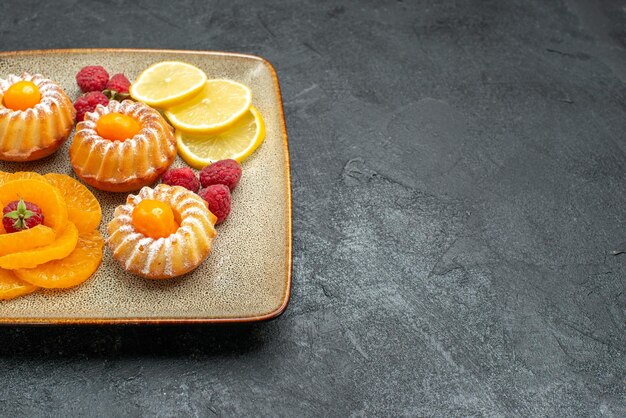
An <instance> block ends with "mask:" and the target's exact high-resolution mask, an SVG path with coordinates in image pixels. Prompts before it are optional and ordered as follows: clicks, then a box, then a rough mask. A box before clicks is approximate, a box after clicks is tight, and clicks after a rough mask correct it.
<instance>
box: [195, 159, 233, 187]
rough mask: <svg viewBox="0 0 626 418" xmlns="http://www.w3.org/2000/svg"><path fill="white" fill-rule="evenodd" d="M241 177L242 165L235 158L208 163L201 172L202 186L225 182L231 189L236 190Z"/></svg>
mask: <svg viewBox="0 0 626 418" xmlns="http://www.w3.org/2000/svg"><path fill="white" fill-rule="evenodd" d="M239 179H241V166H240V165H239V163H238V162H237V161H235V160H220V161H217V162H214V163H213V164H211V165H208V166H206V167H204V168H203V169H202V171H201V172H200V183H201V184H202V187H209V186H211V185H213V184H223V185H225V186H227V187H228V188H229V189H230V190H231V191H233V190H235V187H237V184H239Z"/></svg>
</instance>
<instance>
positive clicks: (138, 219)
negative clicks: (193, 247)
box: [132, 199, 179, 239]
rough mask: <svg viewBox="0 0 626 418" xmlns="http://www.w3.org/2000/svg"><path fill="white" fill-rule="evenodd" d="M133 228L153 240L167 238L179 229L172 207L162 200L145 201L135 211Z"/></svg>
mask: <svg viewBox="0 0 626 418" xmlns="http://www.w3.org/2000/svg"><path fill="white" fill-rule="evenodd" d="M132 218H133V226H134V227H135V230H137V232H139V233H140V234H143V235H146V236H148V237H151V238H155V239H157V238H166V237H169V236H170V235H171V234H173V233H174V232H176V230H177V229H178V227H179V224H178V222H176V217H175V216H174V211H173V210H172V207H171V206H170V205H168V204H167V203H165V202H161V201H160V200H152V199H145V200H142V201H141V202H139V204H137V206H135V209H133V214H132Z"/></svg>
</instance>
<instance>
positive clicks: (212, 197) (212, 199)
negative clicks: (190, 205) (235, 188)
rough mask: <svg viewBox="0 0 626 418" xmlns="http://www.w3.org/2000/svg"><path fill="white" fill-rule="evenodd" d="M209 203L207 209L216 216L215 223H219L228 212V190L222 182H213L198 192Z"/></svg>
mask: <svg viewBox="0 0 626 418" xmlns="http://www.w3.org/2000/svg"><path fill="white" fill-rule="evenodd" d="M198 194H199V195H200V197H201V198H203V199H204V200H206V202H207V203H208V204H209V210H210V211H211V213H212V214H213V215H215V216H216V217H217V222H216V223H215V224H221V223H222V222H224V220H226V218H227V217H228V214H229V213H230V191H229V189H228V187H226V186H224V185H223V184H213V185H211V186H209V187H207V188H206V189H202V190H200V191H199V192H198Z"/></svg>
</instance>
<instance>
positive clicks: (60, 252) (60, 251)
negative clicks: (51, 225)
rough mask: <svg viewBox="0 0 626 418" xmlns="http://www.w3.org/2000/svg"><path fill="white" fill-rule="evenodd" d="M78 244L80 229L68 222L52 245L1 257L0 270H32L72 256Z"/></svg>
mask: <svg viewBox="0 0 626 418" xmlns="http://www.w3.org/2000/svg"><path fill="white" fill-rule="evenodd" d="M7 235H8V234H7ZM77 243H78V229H76V227H75V226H74V224H73V223H72V222H68V223H67V226H66V227H65V229H64V230H63V232H61V233H60V234H59V235H57V238H56V239H55V240H54V242H53V243H52V244H49V245H45V246H43V247H39V248H33V249H32V250H26V251H19V252H14V253H11V254H7V255H3V256H2V257H0V268H4V269H8V270H16V269H30V268H33V267H37V266H38V265H40V264H43V263H47V262H48V261H52V260H60V259H62V258H65V257H67V256H68V255H70V254H71V252H72V251H74V248H76V244H77Z"/></svg>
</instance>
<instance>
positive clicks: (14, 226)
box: [2, 199, 43, 233]
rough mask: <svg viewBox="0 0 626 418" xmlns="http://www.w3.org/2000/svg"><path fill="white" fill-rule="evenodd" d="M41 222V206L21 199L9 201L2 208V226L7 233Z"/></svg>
mask: <svg viewBox="0 0 626 418" xmlns="http://www.w3.org/2000/svg"><path fill="white" fill-rule="evenodd" d="M42 223H43V213H42V212H41V208H40V207H39V206H37V205H36V204H34V203H30V202H25V201H24V200H23V199H20V200H14V201H12V202H9V204H8V205H6V206H5V207H4V209H2V226H4V230H5V231H6V232H7V233H11V232H19V231H22V230H24V229H30V228H34V227H36V226H37V225H40V224H42Z"/></svg>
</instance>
